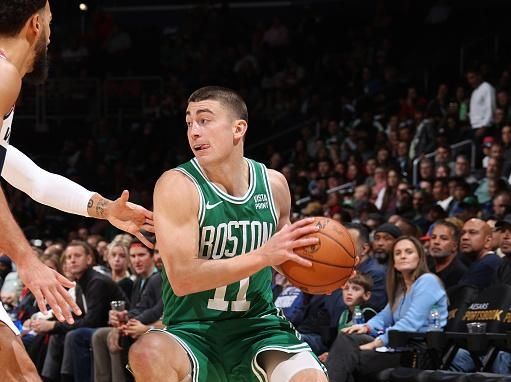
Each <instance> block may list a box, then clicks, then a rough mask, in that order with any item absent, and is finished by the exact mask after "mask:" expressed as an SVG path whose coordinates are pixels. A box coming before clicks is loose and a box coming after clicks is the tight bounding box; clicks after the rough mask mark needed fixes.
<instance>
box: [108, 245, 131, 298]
mask: <svg viewBox="0 0 511 382" xmlns="http://www.w3.org/2000/svg"><path fill="white" fill-rule="evenodd" d="M107 262H108V265H109V267H110V269H111V271H112V273H111V277H112V280H114V281H115V282H116V283H117V284H118V285H119V286H120V287H121V289H122V291H123V292H124V295H125V296H131V289H132V287H133V281H132V280H131V278H130V274H129V272H128V268H129V249H128V246H127V245H126V243H125V242H124V241H122V240H114V241H112V242H111V243H110V244H108V247H107Z"/></svg>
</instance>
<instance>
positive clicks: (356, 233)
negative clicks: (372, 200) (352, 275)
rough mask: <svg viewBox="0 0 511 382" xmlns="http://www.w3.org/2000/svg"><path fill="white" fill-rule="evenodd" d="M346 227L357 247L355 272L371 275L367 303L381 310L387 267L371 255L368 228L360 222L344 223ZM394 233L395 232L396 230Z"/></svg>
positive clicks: (384, 294) (384, 301)
mask: <svg viewBox="0 0 511 382" xmlns="http://www.w3.org/2000/svg"><path fill="white" fill-rule="evenodd" d="M346 228H348V232H349V233H350V235H351V237H352V238H353V242H354V243H355V246H356V249H357V255H358V258H359V262H358V265H357V272H360V273H363V274H365V275H368V276H369V277H371V282H372V286H371V296H370V299H369V304H370V305H371V306H373V307H375V308H376V309H377V310H381V309H382V308H383V307H384V306H385V304H386V303H387V294H386V292H385V273H386V271H387V269H386V267H385V266H384V265H382V264H380V263H379V262H378V260H377V259H376V258H374V257H373V256H371V241H370V238H369V231H368V229H367V228H366V227H365V226H363V225H362V224H356V223H349V224H346ZM380 232H381V231H380ZM394 234H397V231H396V232H394Z"/></svg>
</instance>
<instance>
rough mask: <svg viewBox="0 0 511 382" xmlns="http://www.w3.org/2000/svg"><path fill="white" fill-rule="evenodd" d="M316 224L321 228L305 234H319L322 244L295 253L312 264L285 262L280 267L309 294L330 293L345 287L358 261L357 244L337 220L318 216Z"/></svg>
mask: <svg viewBox="0 0 511 382" xmlns="http://www.w3.org/2000/svg"><path fill="white" fill-rule="evenodd" d="M313 224H315V225H317V226H318V227H319V231H318V232H315V233H313V234H310V235H307V236H306V237H310V236H313V237H317V238H319V243H318V244H315V245H311V246H308V247H302V248H297V249H295V253H296V254H298V255H300V256H302V257H304V258H306V259H308V260H310V261H311V262H312V267H304V266H302V265H299V264H297V263H296V262H294V261H286V262H285V263H284V264H282V265H281V266H280V270H281V273H282V274H284V275H285V276H286V277H287V279H288V280H289V282H291V283H292V284H293V285H295V286H297V287H298V288H300V289H301V290H303V291H304V292H306V293H310V294H325V293H331V292H332V291H334V290H335V289H338V288H342V287H343V286H344V284H345V283H346V281H347V280H348V279H349V278H350V276H351V275H352V273H353V270H354V269H355V266H356V265H357V263H358V258H357V253H356V249H355V244H354V243H353V239H352V238H351V235H350V233H349V232H348V230H347V229H346V228H345V227H344V226H343V225H342V224H341V223H339V222H337V221H336V220H333V219H330V218H326V217H316V218H315V221H314V223H313Z"/></svg>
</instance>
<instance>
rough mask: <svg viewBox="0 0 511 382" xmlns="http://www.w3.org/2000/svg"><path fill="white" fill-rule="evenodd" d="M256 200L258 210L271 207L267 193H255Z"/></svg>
mask: <svg viewBox="0 0 511 382" xmlns="http://www.w3.org/2000/svg"><path fill="white" fill-rule="evenodd" d="M254 202H255V208H256V210H264V209H266V208H269V207H270V205H269V203H268V196H266V194H257V195H254Z"/></svg>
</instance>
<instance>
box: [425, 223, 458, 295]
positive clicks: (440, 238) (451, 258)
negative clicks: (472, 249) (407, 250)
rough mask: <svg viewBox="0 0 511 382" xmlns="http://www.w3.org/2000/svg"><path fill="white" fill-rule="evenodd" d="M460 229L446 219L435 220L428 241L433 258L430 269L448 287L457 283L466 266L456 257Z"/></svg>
mask: <svg viewBox="0 0 511 382" xmlns="http://www.w3.org/2000/svg"><path fill="white" fill-rule="evenodd" d="M459 237H460V230H459V228H458V227H457V226H455V225H454V224H453V223H451V222H449V221H447V220H439V221H437V222H435V225H434V227H433V230H432V231H431V238H430V241H429V253H430V255H431V257H432V258H433V260H434V267H435V268H434V269H432V271H433V272H434V273H435V274H436V275H437V276H438V277H439V278H440V280H442V282H443V283H444V287H445V288H446V289H449V288H450V287H453V286H455V285H457V284H458V282H459V281H460V279H461V278H462V277H463V275H464V274H465V273H466V271H467V266H466V265H465V264H464V263H463V262H462V261H461V260H460V259H459V257H458V242H459Z"/></svg>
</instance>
